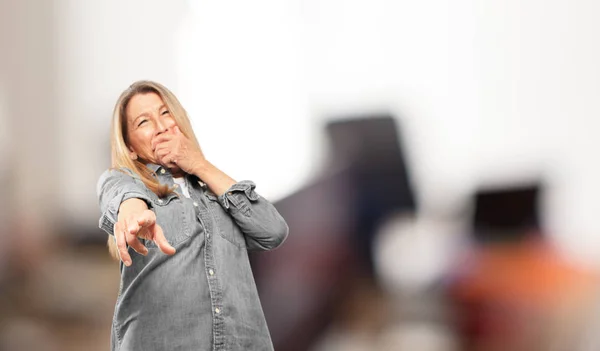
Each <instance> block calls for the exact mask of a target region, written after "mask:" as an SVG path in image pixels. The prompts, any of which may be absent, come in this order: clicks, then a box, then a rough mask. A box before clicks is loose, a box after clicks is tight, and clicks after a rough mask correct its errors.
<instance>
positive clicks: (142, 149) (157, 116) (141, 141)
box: [126, 93, 177, 164]
mask: <svg viewBox="0 0 600 351" xmlns="http://www.w3.org/2000/svg"><path fill="white" fill-rule="evenodd" d="M126 115H127V116H126V118H127V133H128V136H129V140H128V147H129V151H130V156H131V158H133V159H135V158H138V157H139V158H140V159H141V160H142V161H145V162H150V163H156V164H158V163H159V162H158V160H157V159H156V157H155V156H154V150H152V141H153V140H154V139H155V138H156V137H158V136H159V135H161V134H163V133H173V128H175V126H176V125H177V124H176V123H175V120H174V119H173V117H172V116H171V114H170V112H169V110H168V109H167V106H166V105H165V103H164V102H163V101H162V99H161V98H160V96H159V95H157V94H155V93H146V94H137V95H135V96H134V97H132V98H131V100H129V104H128V105H127V110H126Z"/></svg>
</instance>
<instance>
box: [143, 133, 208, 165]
mask: <svg viewBox="0 0 600 351" xmlns="http://www.w3.org/2000/svg"><path fill="white" fill-rule="evenodd" d="M152 146H153V148H154V156H155V157H156V159H157V160H158V161H159V163H160V164H162V165H163V166H165V167H167V168H169V169H174V168H179V169H181V170H182V171H184V172H186V173H189V174H193V173H194V170H195V169H196V168H197V167H198V166H199V165H201V164H202V163H203V162H205V161H206V159H205V158H204V153H203V152H202V150H201V149H200V147H199V146H198V145H196V144H195V143H194V142H193V141H191V140H190V139H188V138H187V137H186V136H185V135H183V133H181V130H179V127H175V128H173V133H168V134H167V133H164V134H162V135H160V136H158V137H157V138H156V139H155V140H154V141H153V143H152Z"/></svg>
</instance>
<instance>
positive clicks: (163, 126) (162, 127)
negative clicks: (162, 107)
mask: <svg viewBox="0 0 600 351" xmlns="http://www.w3.org/2000/svg"><path fill="white" fill-rule="evenodd" d="M167 130H169V125H168V124H167V123H165V121H164V120H161V119H158V120H157V121H156V134H162V133H164V132H166V131H167Z"/></svg>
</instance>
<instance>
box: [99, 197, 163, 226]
mask: <svg viewBox="0 0 600 351" xmlns="http://www.w3.org/2000/svg"><path fill="white" fill-rule="evenodd" d="M133 198H137V199H140V200H143V201H144V202H146V205H148V208H149V209H152V208H153V206H152V201H150V198H148V196H147V195H146V194H144V193H141V192H138V191H129V192H126V193H124V194H123V196H121V197H115V198H114V199H113V200H112V201H111V203H110V204H109V205H108V208H107V209H106V211H104V213H103V214H102V216H101V217H100V221H99V222H98V226H99V227H100V229H102V230H104V231H105V232H107V233H108V234H110V235H114V233H113V230H114V227H115V223H116V222H117V220H118V214H119V207H121V203H123V202H124V201H126V200H129V199H133Z"/></svg>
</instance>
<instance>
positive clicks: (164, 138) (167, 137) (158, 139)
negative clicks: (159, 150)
mask: <svg viewBox="0 0 600 351" xmlns="http://www.w3.org/2000/svg"><path fill="white" fill-rule="evenodd" d="M172 138H173V135H172V134H166V133H163V134H161V135H159V136H157V137H156V139H154V140H152V151H154V150H155V149H156V145H158V144H160V143H162V142H165V141H169V140H171V139H172Z"/></svg>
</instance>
